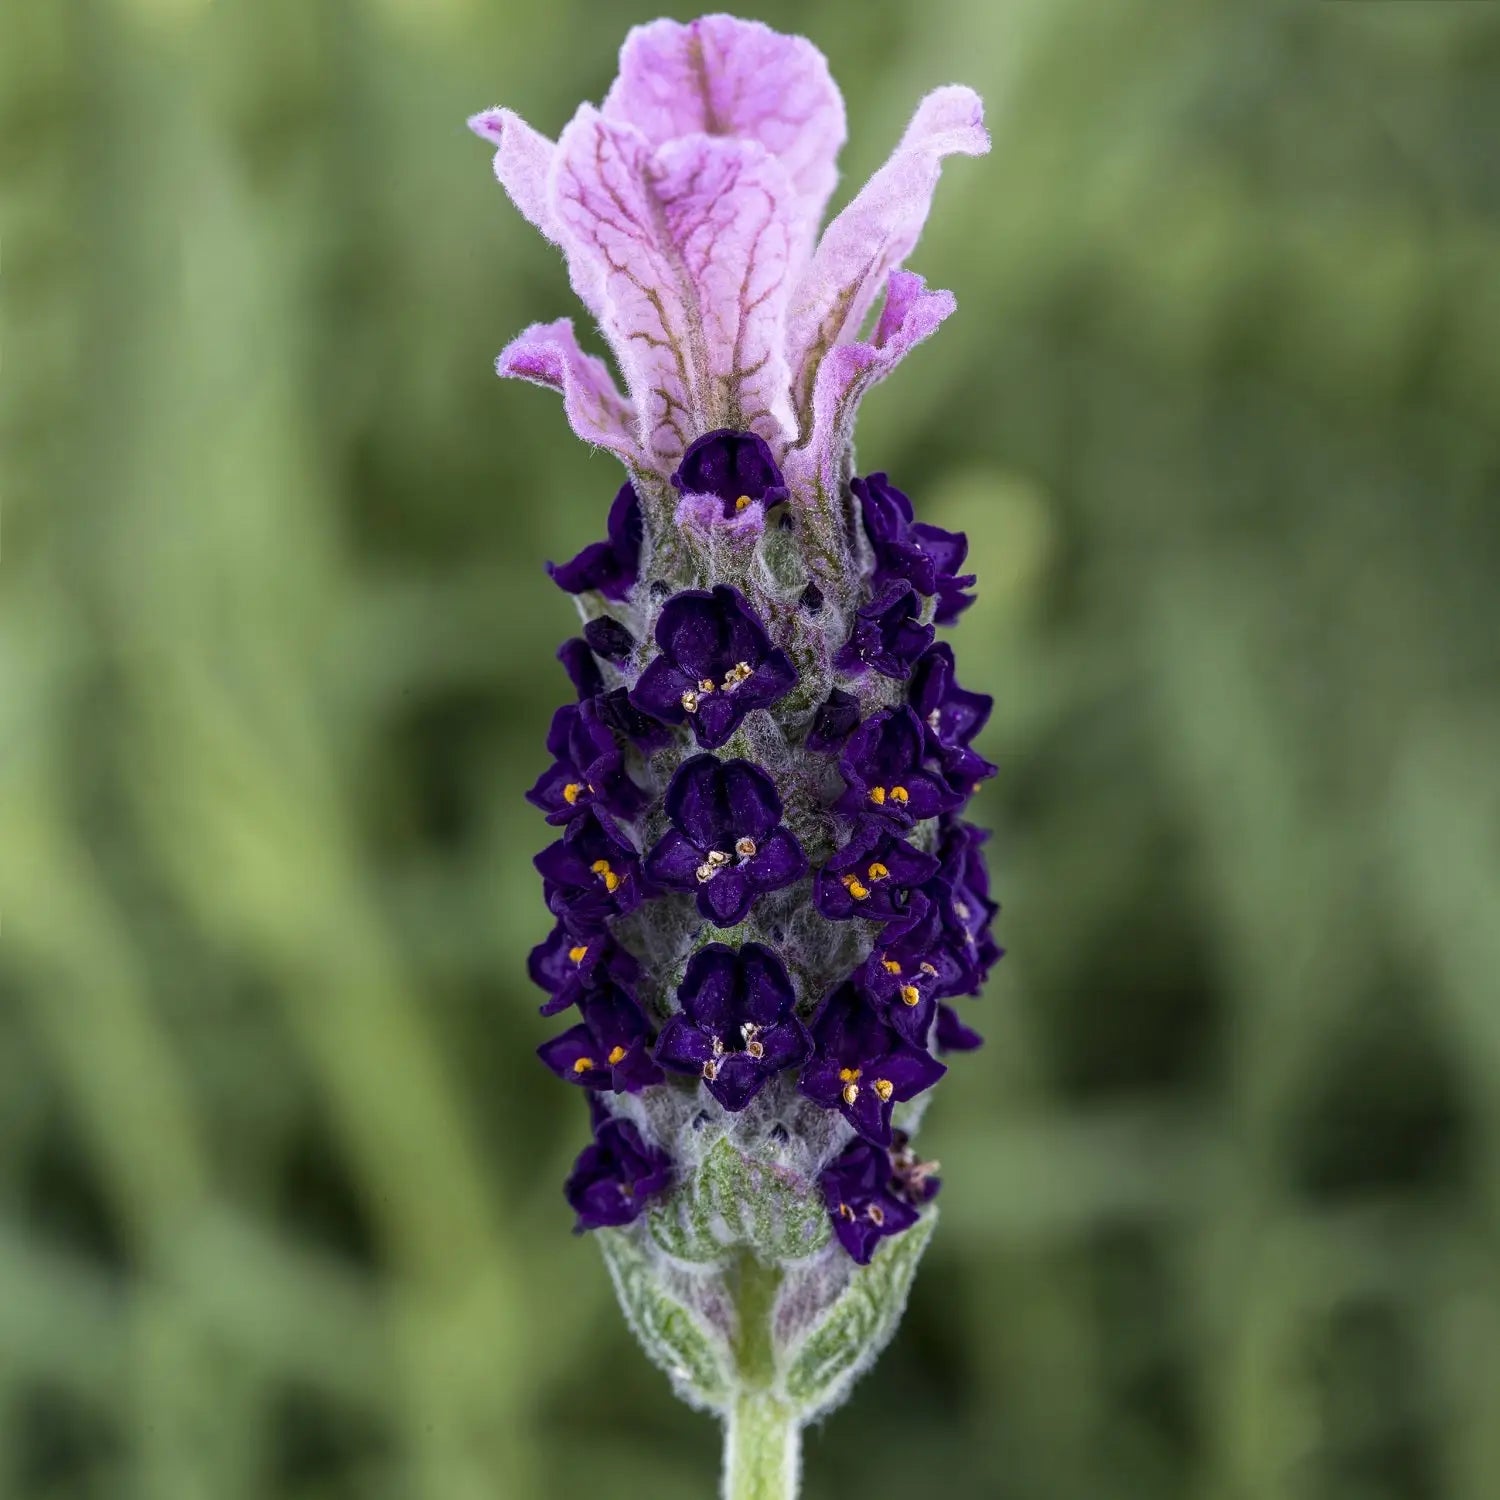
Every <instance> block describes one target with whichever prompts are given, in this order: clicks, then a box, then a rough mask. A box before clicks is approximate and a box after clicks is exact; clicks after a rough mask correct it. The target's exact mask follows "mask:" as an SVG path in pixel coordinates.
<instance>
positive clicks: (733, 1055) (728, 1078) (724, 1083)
mask: <svg viewBox="0 0 1500 1500" xmlns="http://www.w3.org/2000/svg"><path fill="white" fill-rule="evenodd" d="M712 1066H713V1073H712V1076H711V1077H710V1076H709V1075H708V1074H705V1075H704V1078H703V1082H704V1083H705V1084H706V1085H707V1087H708V1091H709V1093H711V1094H712V1095H713V1096H714V1098H715V1099H717V1100H718V1101H719V1103H720V1104H722V1105H723V1106H724V1108H725V1109H727V1110H739V1109H744V1107H745V1106H746V1105H747V1104H748V1103H749V1102H750V1101H751V1100H752V1099H753V1098H754V1097H755V1096H756V1095H757V1094H758V1093H759V1092H760V1091H761V1090H762V1089H763V1088H764V1087H765V1086H766V1085H767V1084H768V1083H769V1082H770V1081H771V1078H772V1073H771V1071H770V1070H769V1069H767V1068H763V1067H762V1066H761V1064H760V1063H759V1062H757V1061H756V1060H755V1059H754V1058H752V1057H751V1056H750V1055H749V1054H748V1053H745V1052H726V1053H725V1054H724V1056H723V1057H721V1058H719V1059H718V1061H717V1062H716V1063H714V1064H713V1065H712Z"/></svg>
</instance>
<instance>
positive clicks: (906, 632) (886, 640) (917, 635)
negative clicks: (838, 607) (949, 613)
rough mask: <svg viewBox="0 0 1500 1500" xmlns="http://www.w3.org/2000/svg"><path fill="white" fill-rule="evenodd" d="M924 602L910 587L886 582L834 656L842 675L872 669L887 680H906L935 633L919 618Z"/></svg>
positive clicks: (860, 614) (858, 618)
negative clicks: (902, 678)
mask: <svg viewBox="0 0 1500 1500" xmlns="http://www.w3.org/2000/svg"><path fill="white" fill-rule="evenodd" d="M920 613H921V603H920V601H919V600H918V598H917V595H916V592H915V590H914V589H913V588H912V587H911V585H910V584H907V583H903V582H901V581H900V580H899V579H896V580H892V581H891V582H890V583H887V584H886V585H885V586H884V587H883V588H882V589H881V590H880V592H879V593H877V595H876V596H875V598H874V599H872V600H871V601H870V602H869V603H868V604H866V605H865V606H864V608H862V609H861V610H860V611H859V613H858V615H857V616H856V617H855V621H854V629H853V630H852V631H851V632H850V634H849V640H848V642H847V643H846V644H845V645H843V646H841V647H840V648H839V650H838V652H837V653H836V654H835V656H834V659H833V661H834V665H835V666H836V667H838V668H839V670H840V671H843V672H858V671H861V670H863V669H864V668H865V667H873V668H874V669H875V670H876V671H877V672H880V673H883V674H884V675H885V676H887V677H897V678H901V677H905V676H907V674H908V673H909V672H910V671H911V669H912V666H913V664H914V663H915V662H916V660H917V658H918V657H920V656H921V655H922V653H923V652H924V651H925V650H926V649H927V648H928V646H930V645H931V644H932V638H933V635H934V634H935V633H936V632H935V631H934V629H933V627H932V626H931V625H923V624H922V623H921V622H920V620H919V618H918V616H919V615H920Z"/></svg>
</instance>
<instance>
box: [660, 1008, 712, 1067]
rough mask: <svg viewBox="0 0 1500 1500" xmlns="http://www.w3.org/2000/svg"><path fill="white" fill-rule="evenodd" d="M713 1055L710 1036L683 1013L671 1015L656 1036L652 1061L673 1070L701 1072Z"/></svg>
mask: <svg viewBox="0 0 1500 1500" xmlns="http://www.w3.org/2000/svg"><path fill="white" fill-rule="evenodd" d="M713 1055H714V1044H713V1038H712V1036H711V1035H710V1034H709V1032H707V1031H706V1030H704V1029H703V1028H702V1027H701V1026H695V1025H694V1024H693V1023H692V1021H690V1020H689V1019H688V1017H687V1016H685V1015H677V1016H673V1017H672V1018H671V1019H670V1020H669V1021H668V1022H667V1024H666V1025H665V1026H663V1027H662V1029H661V1035H660V1036H659V1037H658V1038H657V1039H656V1060H657V1062H659V1063H660V1064H661V1065H662V1067H664V1068H670V1069H671V1070H672V1071H673V1072H674V1073H701V1072H702V1070H703V1064H704V1063H706V1062H707V1061H708V1060H709V1059H710V1058H711V1057H712V1056H713Z"/></svg>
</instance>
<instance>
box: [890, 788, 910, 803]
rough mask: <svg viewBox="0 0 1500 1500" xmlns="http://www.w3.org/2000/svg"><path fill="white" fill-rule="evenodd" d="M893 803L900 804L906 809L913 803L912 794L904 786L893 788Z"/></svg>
mask: <svg viewBox="0 0 1500 1500" xmlns="http://www.w3.org/2000/svg"><path fill="white" fill-rule="evenodd" d="M891 801H892V802H899V803H900V804H901V805H902V807H905V806H906V804H907V803H908V802H910V801H911V793H910V792H909V791H907V790H906V788H905V787H904V786H893V787H892V788H891Z"/></svg>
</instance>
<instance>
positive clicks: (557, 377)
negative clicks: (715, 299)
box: [495, 318, 640, 465]
mask: <svg viewBox="0 0 1500 1500" xmlns="http://www.w3.org/2000/svg"><path fill="white" fill-rule="evenodd" d="M495 372H496V374H498V375H503V376H508V377H511V378H514V379H517V380H529V381H531V382H532V383H533V384H534V385H544V386H546V387H548V389H550V390H554V391H559V392H561V393H562V398H563V410H564V411H565V412H566V413H567V417H568V422H569V424H570V425H571V426H572V428H573V431H574V432H576V433H577V434H578V436H579V437H581V438H582V439H583V440H584V442H586V443H593V444H595V445H596V446H598V447H600V448H608V449H609V450H610V452H612V453H616V454H618V455H619V456H620V458H621V459H622V460H624V462H625V463H627V464H632V465H633V464H636V463H638V462H639V458H640V454H639V449H638V447H637V445H636V438H635V427H636V422H635V412H634V411H633V410H632V409H631V406H630V403H629V402H628V401H626V400H625V398H624V397H623V396H622V395H621V394H620V393H619V391H618V390H617V389H616V387H615V382H614V377H613V376H611V375H610V373H609V368H608V367H607V366H606V365H605V363H604V361H603V360H602V359H596V358H595V357H594V356H593V355H592V354H585V353H584V352H583V350H582V349H580V348H579V347H578V340H577V339H576V338H575V337H574V336H573V320H572V319H571V318H559V319H558V320H557V321H556V322H555V323H533V324H532V325H531V327H530V328H528V329H526V330H525V332H523V333H521V334H518V335H517V336H516V337H515V338H513V339H512V340H511V341H510V343H509V344H507V345H506V346H505V348H504V349H503V350H502V351H501V354H500V358H499V359H497V360H496V361H495Z"/></svg>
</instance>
